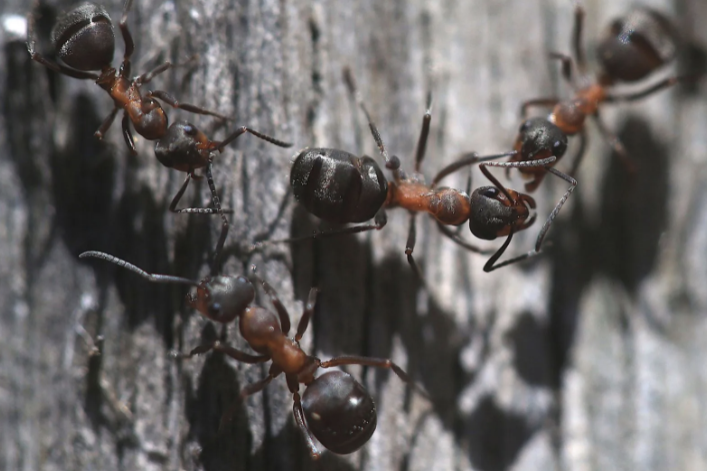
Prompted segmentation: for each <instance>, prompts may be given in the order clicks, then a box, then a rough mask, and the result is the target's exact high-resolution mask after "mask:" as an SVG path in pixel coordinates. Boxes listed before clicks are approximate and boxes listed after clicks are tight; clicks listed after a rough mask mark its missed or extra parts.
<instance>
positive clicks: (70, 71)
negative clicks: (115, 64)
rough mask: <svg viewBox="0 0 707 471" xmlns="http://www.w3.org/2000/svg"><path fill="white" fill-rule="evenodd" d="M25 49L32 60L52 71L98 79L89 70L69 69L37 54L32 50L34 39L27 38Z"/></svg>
mask: <svg viewBox="0 0 707 471" xmlns="http://www.w3.org/2000/svg"><path fill="white" fill-rule="evenodd" d="M27 50H28V51H29V53H30V56H32V60H33V61H35V62H39V63H40V64H42V65H43V66H44V67H46V68H48V69H51V70H53V71H54V72H59V73H60V74H64V75H68V76H69V77H72V78H75V79H81V80H84V79H85V80H88V79H90V80H98V75H96V74H92V73H90V72H81V71H78V70H74V69H71V68H69V67H66V66H65V65H62V64H59V63H57V62H53V61H50V60H49V59H47V58H46V57H44V56H43V55H41V54H39V53H38V52H35V51H34V40H32V41H31V42H30V40H27Z"/></svg>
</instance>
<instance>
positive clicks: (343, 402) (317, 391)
mask: <svg viewBox="0 0 707 471" xmlns="http://www.w3.org/2000/svg"><path fill="white" fill-rule="evenodd" d="M302 409H303V410H304V417H305V418H306V420H307V427H308V428H309V430H310V432H312V435H314V436H315V437H316V439H317V440H319V441H320V442H321V444H322V445H324V446H325V447H326V448H327V449H329V450H331V451H332V452H334V453H338V454H341V455H345V454H347V453H353V452H354V451H356V450H358V449H359V448H361V447H362V446H363V445H364V444H365V443H366V442H367V441H368V439H369V438H371V435H373V432H374V431H375V430H376V425H377V416H376V405H375V404H374V403H373V399H372V398H371V395H370V394H368V391H366V390H365V389H364V388H363V386H361V384H360V383H359V382H358V381H356V380H355V379H354V378H353V377H352V376H351V375H350V374H348V373H344V372H343V371H329V372H327V373H324V374H323V375H321V376H319V377H318V378H317V379H315V380H314V381H313V382H312V383H310V384H309V385H307V389H305V390H304V394H303V395H302Z"/></svg>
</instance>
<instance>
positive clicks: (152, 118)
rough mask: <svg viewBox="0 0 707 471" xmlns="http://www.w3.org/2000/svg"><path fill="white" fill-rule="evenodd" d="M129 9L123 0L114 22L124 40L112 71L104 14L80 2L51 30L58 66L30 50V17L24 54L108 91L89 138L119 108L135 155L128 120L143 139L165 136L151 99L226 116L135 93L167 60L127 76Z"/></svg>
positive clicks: (162, 95) (163, 120)
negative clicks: (102, 115) (106, 106)
mask: <svg viewBox="0 0 707 471" xmlns="http://www.w3.org/2000/svg"><path fill="white" fill-rule="evenodd" d="M131 6H132V0H126V1H125V5H124V7H123V16H122V18H121V19H120V22H119V23H118V27H119V28H120V32H121V34H122V36H123V41H124V42H125V53H124V55H123V62H122V63H121V64H120V68H119V69H118V70H116V69H115V68H114V67H112V65H111V63H112V62H113V54H114V52H115V35H114V33H113V24H112V23H111V19H110V16H109V15H108V13H107V12H106V10H105V9H104V8H103V7H102V6H100V5H96V4H93V3H84V4H82V5H80V6H78V7H77V8H75V9H73V10H71V11H69V12H67V13H65V14H64V15H62V16H61V17H60V18H59V19H58V20H57V23H56V25H55V26H54V29H53V30H52V43H53V44H54V48H55V52H56V55H57V56H58V57H59V58H60V59H61V60H62V61H63V63H61V62H55V61H52V60H49V59H47V58H46V57H44V56H43V55H42V54H40V53H39V52H37V51H36V48H35V35H34V22H35V20H34V15H33V14H32V13H30V14H29V18H28V24H29V28H28V33H27V50H28V51H29V53H30V55H31V56H32V59H33V60H35V61H37V62H39V63H40V64H42V65H44V66H45V67H47V68H49V69H51V70H53V71H55V72H59V73H61V74H64V75H67V76H69V77H73V78H77V79H90V80H94V81H95V82H96V83H97V84H98V85H99V86H100V87H101V88H103V89H104V90H105V91H106V92H108V94H109V95H110V97H111V98H112V99H113V103H114V105H113V111H111V113H110V114H109V115H108V117H106V119H105V120H104V121H103V123H102V124H101V125H100V127H99V128H98V130H97V131H96V132H95V134H94V135H95V136H96V137H97V138H98V139H101V138H102V137H103V134H104V133H105V132H106V131H107V130H108V128H110V126H111V124H113V120H114V119H115V117H116V115H117V114H118V111H120V110H123V121H122V126H123V138H124V139H125V143H126V144H127V146H128V149H130V152H131V153H132V154H135V153H136V150H135V143H134V142H133V137H132V133H131V132H130V126H129V123H130V122H132V124H133V127H134V128H135V131H136V132H137V133H138V134H140V135H141V136H143V137H144V138H145V139H148V140H156V139H160V138H161V137H163V136H164V135H165V134H166V133H167V124H168V118H167V115H166V113H165V112H164V110H163V109H162V107H161V106H160V104H159V102H158V101H157V100H155V98H158V99H160V100H162V101H164V102H165V103H167V104H169V105H170V106H172V107H173V108H181V109H183V110H186V111H189V112H192V113H197V114H202V115H210V116H215V117H217V118H220V119H223V120H227V119H228V118H227V117H225V116H222V115H220V114H218V113H214V112H212V111H209V110H206V109H203V108H199V107H197V106H194V105H190V104H187V103H180V102H179V101H178V100H176V99H175V98H174V97H173V96H172V95H170V94H169V93H167V92H165V91H161V90H153V91H150V92H148V93H146V94H145V95H144V96H143V95H141V94H140V87H141V86H142V85H144V84H147V83H149V82H150V81H151V80H152V79H153V78H154V77H155V76H157V75H159V74H161V73H162V72H165V71H166V70H168V69H169V68H171V67H173V65H172V63H170V62H165V63H163V64H161V65H159V66H157V67H155V68H154V69H152V70H151V71H149V72H147V73H144V74H142V75H139V76H137V77H135V78H131V77H130V69H131V63H130V57H131V56H132V54H133V51H134V49H135V45H134V43H133V38H132V35H131V34H130V30H129V29H128V25H127V21H128V12H129V10H130V7H131ZM93 70H100V74H96V73H94V72H91V71H93Z"/></svg>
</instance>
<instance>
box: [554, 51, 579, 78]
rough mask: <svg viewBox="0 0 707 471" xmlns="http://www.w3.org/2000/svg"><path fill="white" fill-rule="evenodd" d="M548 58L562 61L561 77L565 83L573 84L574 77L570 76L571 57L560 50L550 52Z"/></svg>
mask: <svg viewBox="0 0 707 471" xmlns="http://www.w3.org/2000/svg"><path fill="white" fill-rule="evenodd" d="M550 58H551V59H556V60H559V61H560V62H561V63H562V78H564V79H565V80H566V81H567V83H569V84H570V85H572V86H574V78H573V77H572V58H571V57H570V56H568V55H565V54H562V53H560V52H551V53H550Z"/></svg>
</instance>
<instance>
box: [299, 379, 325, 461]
mask: <svg viewBox="0 0 707 471" xmlns="http://www.w3.org/2000/svg"><path fill="white" fill-rule="evenodd" d="M292 400H293V401H294V404H293V405H292V413H293V414H294V416H295V422H297V426H298V427H299V428H300V430H302V434H303V435H304V440H305V441H306V442H307V448H308V449H309V454H310V455H311V456H312V459H314V460H317V459H319V457H320V456H321V452H320V451H319V450H317V447H316V445H315V444H314V440H312V434H311V433H310V432H309V429H308V428H307V425H306V423H305V419H304V410H303V409H302V399H301V398H300V395H299V392H298V391H294V392H293V393H292Z"/></svg>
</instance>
